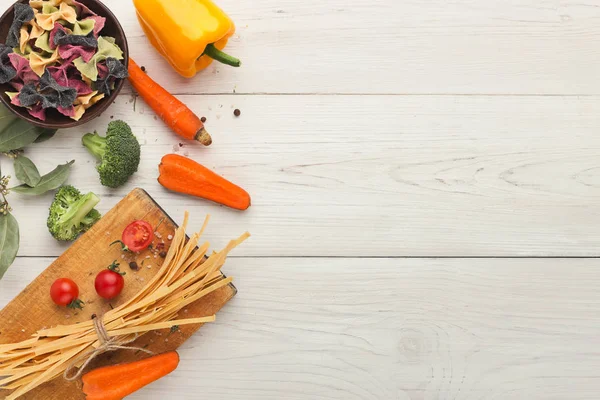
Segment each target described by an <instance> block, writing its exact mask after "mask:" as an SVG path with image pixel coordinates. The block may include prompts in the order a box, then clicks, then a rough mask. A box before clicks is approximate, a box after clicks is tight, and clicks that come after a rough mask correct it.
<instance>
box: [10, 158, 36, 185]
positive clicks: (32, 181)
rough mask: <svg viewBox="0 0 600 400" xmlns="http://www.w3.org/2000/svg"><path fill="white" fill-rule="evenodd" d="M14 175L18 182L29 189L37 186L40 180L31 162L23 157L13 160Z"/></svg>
mask: <svg viewBox="0 0 600 400" xmlns="http://www.w3.org/2000/svg"><path fill="white" fill-rule="evenodd" d="M15 175H16V176H17V179H18V180H20V181H21V182H23V183H24V184H26V185H29V186H31V187H35V186H37V185H38V183H40V180H41V179H42V177H41V176H40V171H38V169H37V167H36V166H35V164H34V163H33V161H31V160H30V159H29V158H27V157H24V156H19V157H17V158H15Z"/></svg>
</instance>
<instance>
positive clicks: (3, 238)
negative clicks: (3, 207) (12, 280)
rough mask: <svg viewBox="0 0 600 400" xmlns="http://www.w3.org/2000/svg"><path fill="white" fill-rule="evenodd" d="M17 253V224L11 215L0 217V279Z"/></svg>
mask: <svg viewBox="0 0 600 400" xmlns="http://www.w3.org/2000/svg"><path fill="white" fill-rule="evenodd" d="M18 251H19V224H18V223H17V220H16V219H15V217H13V215H12V214H10V213H9V214H7V215H4V214H2V215H0V279H2V277H3V276H4V274H5V273H6V270H7V269H8V267H10V266H11V264H12V263H13V261H15V258H16V257H17V252H18Z"/></svg>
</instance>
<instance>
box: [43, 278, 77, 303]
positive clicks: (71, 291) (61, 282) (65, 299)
mask: <svg viewBox="0 0 600 400" xmlns="http://www.w3.org/2000/svg"><path fill="white" fill-rule="evenodd" d="M50 297H52V301H53V302H54V304H56V305H57V306H62V307H65V306H68V307H71V308H81V305H82V304H83V302H82V301H81V300H79V299H78V298H77V297H79V287H77V284H76V283H75V282H73V281H72V280H70V279H67V278H61V279H57V280H56V281H55V282H54V283H53V284H52V286H51V287H50Z"/></svg>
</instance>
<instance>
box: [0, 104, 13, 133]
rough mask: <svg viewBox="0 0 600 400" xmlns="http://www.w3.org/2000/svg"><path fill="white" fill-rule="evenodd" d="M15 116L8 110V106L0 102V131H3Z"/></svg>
mask: <svg viewBox="0 0 600 400" xmlns="http://www.w3.org/2000/svg"><path fill="white" fill-rule="evenodd" d="M16 118H17V116H16V115H14V114H13V113H12V112H10V110H9V109H8V107H5V106H3V105H1V104H0V132H2V131H4V129H6V127H7V126H9V125H10V124H11V122H13V121H14V120H15V119H16Z"/></svg>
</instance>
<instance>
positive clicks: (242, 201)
mask: <svg viewBox="0 0 600 400" xmlns="http://www.w3.org/2000/svg"><path fill="white" fill-rule="evenodd" d="M158 171H159V172H160V176H159V177H158V182H159V183H160V184H161V185H163V186H164V187H166V188H167V189H169V190H173V191H174V192H179V193H185V194H191V195H192V196H197V197H201V198H203V199H207V200H212V201H214V202H217V203H219V204H223V205H225V206H228V207H231V208H235V209H237V210H246V209H247V208H248V207H250V195H249V194H248V192H246V191H245V190H244V189H242V188H241V187H239V186H237V185H234V184H233V183H231V182H229V181H228V180H226V179H225V178H223V177H222V176H219V175H217V174H215V173H214V172H212V171H211V170H210V169H208V168H206V167H204V166H202V165H200V164H198V163H197V162H195V161H194V160H191V159H189V158H187V157H183V156H180V155H177V154H167V155H166V156H164V157H163V159H162V160H161V163H160V165H159V166H158Z"/></svg>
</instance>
